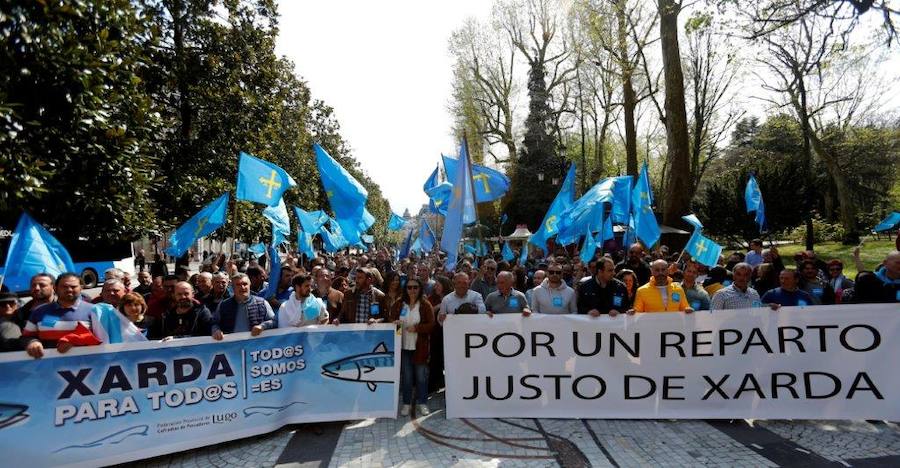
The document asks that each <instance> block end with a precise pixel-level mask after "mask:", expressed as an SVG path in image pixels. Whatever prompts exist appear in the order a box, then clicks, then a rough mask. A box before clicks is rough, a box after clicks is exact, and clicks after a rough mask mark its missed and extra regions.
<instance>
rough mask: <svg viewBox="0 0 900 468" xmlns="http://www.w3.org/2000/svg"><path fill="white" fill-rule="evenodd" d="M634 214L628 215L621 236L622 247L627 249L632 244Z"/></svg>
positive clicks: (633, 239)
mask: <svg viewBox="0 0 900 468" xmlns="http://www.w3.org/2000/svg"><path fill="white" fill-rule="evenodd" d="M634 241H635V238H634V216H632V215H629V216H628V225H627V226H625V234H624V235H623V236H622V247H623V248H624V249H626V250H627V249H628V248H629V247H631V244H634Z"/></svg>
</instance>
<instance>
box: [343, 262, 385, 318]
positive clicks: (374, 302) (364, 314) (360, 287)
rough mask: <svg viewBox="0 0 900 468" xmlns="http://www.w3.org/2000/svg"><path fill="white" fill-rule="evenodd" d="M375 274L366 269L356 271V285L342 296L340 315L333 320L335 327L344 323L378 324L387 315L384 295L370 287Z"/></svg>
mask: <svg viewBox="0 0 900 468" xmlns="http://www.w3.org/2000/svg"><path fill="white" fill-rule="evenodd" d="M374 281H375V273H374V272H373V270H372V269H370V268H367V267H359V268H357V269H356V285H355V286H354V287H353V289H352V290H350V291H348V292H347V293H346V294H345V295H344V302H343V304H342V305H341V315H340V317H338V318H335V319H334V322H333V323H334V324H335V325H340V324H341V322H344V323H368V324H370V325H371V324H373V323H379V322H383V321H384V318H385V317H384V315H385V314H386V313H387V309H386V307H385V301H386V300H385V295H384V293H383V292H381V291H380V290H379V289H378V288H376V287H374V286H372V284H373V283H374Z"/></svg>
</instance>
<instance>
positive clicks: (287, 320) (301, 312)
mask: <svg viewBox="0 0 900 468" xmlns="http://www.w3.org/2000/svg"><path fill="white" fill-rule="evenodd" d="M291 286H293V294H291V297H289V298H288V300H286V301H284V302H283V303H282V304H281V307H280V308H279V309H278V320H276V322H277V323H278V328H289V327H306V326H309V325H321V324H326V323H328V310H327V309H326V307H325V303H324V302H322V300H321V299H319V298H318V297H315V296H313V295H312V277H310V276H309V275H307V274H305V273H300V274H298V275H296V276H294V278H293V279H291Z"/></svg>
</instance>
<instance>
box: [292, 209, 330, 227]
mask: <svg viewBox="0 0 900 468" xmlns="http://www.w3.org/2000/svg"><path fill="white" fill-rule="evenodd" d="M294 214H295V215H296V216H297V221H300V227H301V228H303V230H304V231H306V232H308V233H311V234H312V233H315V232H317V231H318V230H319V228H320V227H322V226H323V225H325V223H327V222H328V215H327V214H326V213H325V212H324V211H322V210H316V211H306V210H304V209H303V208H300V207H297V206H295V207H294Z"/></svg>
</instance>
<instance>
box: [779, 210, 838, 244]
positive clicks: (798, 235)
mask: <svg viewBox="0 0 900 468" xmlns="http://www.w3.org/2000/svg"><path fill="white" fill-rule="evenodd" d="M812 222H813V242H816V243H819V242H829V241H830V242H835V241H840V240H842V239H843V238H844V227H843V226H842V225H841V223H829V222H827V221H825V220H823V219H822V218H820V217H819V216H818V215H815V216H813V219H812ZM788 238H789V239H790V240H792V241H794V242H798V243H801V242H805V240H806V225H803V224H801V225H800V226H797V227H795V228H794V229H791V231H790V232H789V233H788Z"/></svg>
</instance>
